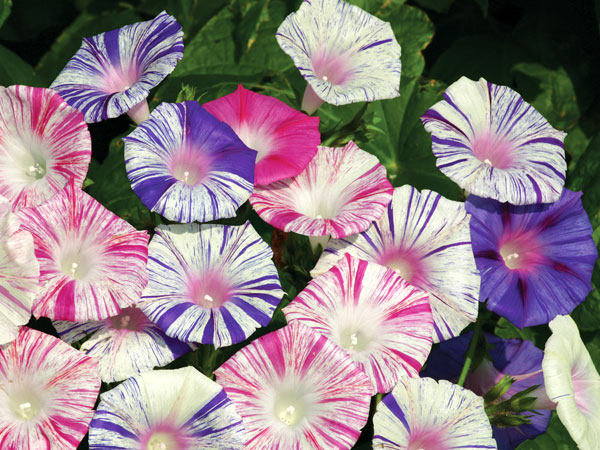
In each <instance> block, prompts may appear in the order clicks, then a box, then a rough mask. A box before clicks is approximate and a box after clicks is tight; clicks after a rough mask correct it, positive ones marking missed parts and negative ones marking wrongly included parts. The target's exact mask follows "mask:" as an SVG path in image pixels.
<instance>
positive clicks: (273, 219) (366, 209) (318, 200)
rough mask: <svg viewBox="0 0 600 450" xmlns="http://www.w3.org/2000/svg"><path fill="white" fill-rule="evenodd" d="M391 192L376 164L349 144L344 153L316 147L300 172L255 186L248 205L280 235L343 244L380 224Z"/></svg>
mask: <svg viewBox="0 0 600 450" xmlns="http://www.w3.org/2000/svg"><path fill="white" fill-rule="evenodd" d="M393 189H394V188H393V187H392V185H391V184H390V182H389V181H388V179H387V177H386V173H385V167H383V166H382V165H381V164H379V161H378V160H377V158H376V157H375V156H373V155H370V154H369V153H367V152H365V151H363V150H361V149H360V148H358V146H357V145H356V144H355V143H354V142H352V141H350V142H349V143H348V144H346V146H345V147H339V148H333V147H319V149H318V151H317V154H316V155H315V157H314V158H313V159H312V161H311V162H310V163H308V166H306V169H304V171H302V172H301V173H300V174H299V175H297V176H295V177H293V178H288V179H285V180H283V181H277V182H275V183H272V184H270V185H268V186H257V187H256V189H255V191H254V193H253V194H252V196H251V197H250V203H252V206H253V207H254V209H255V210H256V212H257V213H258V215H259V216H260V217H261V219H263V220H264V221H265V222H268V223H270V224H271V225H273V226H274V227H275V228H278V229H280V230H283V231H293V232H295V233H299V234H304V235H308V236H324V235H331V236H332V237H334V238H343V237H346V236H348V235H351V234H354V233H358V232H361V231H364V230H366V229H367V228H368V227H369V225H371V222H372V221H374V220H377V219H379V217H381V215H382V214H383V212H384V210H385V207H386V206H387V204H388V203H389V202H390V199H391V196H392V192H393Z"/></svg>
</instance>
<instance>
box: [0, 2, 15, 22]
mask: <svg viewBox="0 0 600 450" xmlns="http://www.w3.org/2000/svg"><path fill="white" fill-rule="evenodd" d="M11 6H12V0H0V27H1V26H2V24H3V23H4V21H5V20H6V18H7V17H8V15H9V14H10V8H11Z"/></svg>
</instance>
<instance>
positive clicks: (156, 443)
mask: <svg viewBox="0 0 600 450" xmlns="http://www.w3.org/2000/svg"><path fill="white" fill-rule="evenodd" d="M146 449H147V450H179V446H178V445H177V439H176V438H175V437H174V436H172V435H171V433H154V434H153V435H152V436H151V437H150V439H149V440H148V444H147V445H146Z"/></svg>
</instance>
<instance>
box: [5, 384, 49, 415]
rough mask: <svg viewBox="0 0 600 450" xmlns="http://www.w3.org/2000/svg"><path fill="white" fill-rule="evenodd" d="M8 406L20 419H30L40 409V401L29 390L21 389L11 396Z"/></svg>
mask: <svg viewBox="0 0 600 450" xmlns="http://www.w3.org/2000/svg"><path fill="white" fill-rule="evenodd" d="M9 407H10V409H11V411H12V412H13V414H14V415H15V417H17V418H18V419H21V420H32V419H35V417H36V416H37V415H38V414H39V412H40V411H41V409H42V402H41V401H40V399H39V398H38V397H37V395H35V394H34V393H33V392H31V391H30V390H21V391H19V392H17V393H16V394H15V395H13V396H11V398H10V400H9Z"/></svg>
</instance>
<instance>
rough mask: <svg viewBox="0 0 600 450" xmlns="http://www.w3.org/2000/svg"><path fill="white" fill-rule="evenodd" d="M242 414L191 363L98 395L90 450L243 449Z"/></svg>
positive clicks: (126, 381)
mask: <svg viewBox="0 0 600 450" xmlns="http://www.w3.org/2000/svg"><path fill="white" fill-rule="evenodd" d="M245 440H246V436H245V434H244V426H243V424H242V419H241V418H240V415H239V414H238V413H237V412H236V410H235V408H234V406H233V404H232V402H231V401H230V400H229V399H228V398H227V395H226V394H225V392H224V391H223V388H222V387H221V386H219V385H218V384H217V383H215V382H214V381H212V380H211V379H209V378H207V377H206V376H204V375H202V374H201V373H200V372H198V371H197V370H196V369H194V368H193V367H189V366H188V367H184V368H181V369H176V370H156V371H152V372H146V373H143V374H141V375H137V376H135V377H133V378H129V379H127V380H125V381H124V382H123V383H121V384H120V385H118V386H117V387H116V388H114V389H112V390H110V391H107V392H105V393H103V394H102V395H101V396H100V404H99V405H98V408H97V410H96V414H95V415H94V419H93V420H92V423H91V424H90V438H89V442H90V450H115V449H127V450H195V449H215V450H242V449H243V448H244V442H245Z"/></svg>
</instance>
